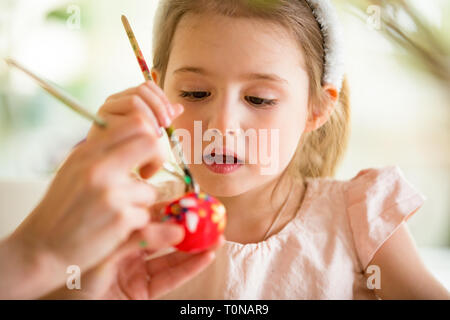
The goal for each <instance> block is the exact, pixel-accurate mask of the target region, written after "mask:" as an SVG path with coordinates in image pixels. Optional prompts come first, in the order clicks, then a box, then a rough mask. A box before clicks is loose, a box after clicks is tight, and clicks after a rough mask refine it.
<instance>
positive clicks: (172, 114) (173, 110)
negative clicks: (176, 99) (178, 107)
mask: <svg viewBox="0 0 450 320" xmlns="http://www.w3.org/2000/svg"><path fill="white" fill-rule="evenodd" d="M169 114H170V116H171V117H173V116H174V115H175V108H174V107H173V105H172V104H169Z"/></svg>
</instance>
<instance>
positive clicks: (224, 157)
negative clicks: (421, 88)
mask: <svg viewBox="0 0 450 320" xmlns="http://www.w3.org/2000/svg"><path fill="white" fill-rule="evenodd" d="M203 160H204V161H205V162H206V164H243V163H244V161H243V160H241V159H240V158H239V157H238V156H237V155H236V153H233V152H230V151H228V150H226V149H224V150H223V151H222V152H217V153H216V151H213V152H211V153H210V154H208V155H204V156H203Z"/></svg>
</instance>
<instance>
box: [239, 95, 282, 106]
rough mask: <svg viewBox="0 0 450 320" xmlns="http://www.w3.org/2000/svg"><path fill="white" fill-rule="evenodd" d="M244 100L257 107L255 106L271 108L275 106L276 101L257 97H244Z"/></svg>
mask: <svg viewBox="0 0 450 320" xmlns="http://www.w3.org/2000/svg"><path fill="white" fill-rule="evenodd" d="M245 100H247V101H248V102H250V103H251V104H254V105H257V106H265V105H266V106H273V105H276V104H277V103H276V102H277V100H275V99H273V100H269V99H263V98H258V97H252V96H246V97H245Z"/></svg>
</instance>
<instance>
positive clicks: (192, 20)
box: [168, 14, 304, 74]
mask: <svg viewBox="0 0 450 320" xmlns="http://www.w3.org/2000/svg"><path fill="white" fill-rule="evenodd" d="M183 65H195V66H202V67H204V68H205V69H209V70H211V69H212V70H216V71H217V72H222V73H226V74H233V73H234V72H236V73H239V72H241V73H242V72H243V71H271V72H277V73H289V72H292V71H293V69H296V68H295V66H298V67H299V68H298V69H300V68H303V67H304V57H303V54H302V52H301V50H300V46H299V45H298V43H297V42H296V40H295V39H294V37H293V36H292V34H291V33H290V32H289V31H288V30H287V29H286V28H284V27H283V26H282V25H280V24H276V23H274V22H268V21H264V20H262V19H255V18H245V17H242V18H241V17H239V18H237V17H225V16H222V15H217V14H187V15H185V16H183V17H182V19H181V21H180V22H179V24H178V27H177V29H176V31H175V34H174V38H173V41H172V50H171V54H170V59H169V65H168V72H171V71H172V72H173V70H175V69H177V68H179V67H180V66H183Z"/></svg>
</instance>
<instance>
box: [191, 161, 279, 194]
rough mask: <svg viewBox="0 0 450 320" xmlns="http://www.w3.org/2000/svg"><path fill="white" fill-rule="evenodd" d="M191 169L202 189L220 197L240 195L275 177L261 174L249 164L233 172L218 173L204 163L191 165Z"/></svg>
mask: <svg viewBox="0 0 450 320" xmlns="http://www.w3.org/2000/svg"><path fill="white" fill-rule="evenodd" d="M190 170H191V171H192V174H193V175H194V177H196V181H197V183H199V185H200V189H201V190H202V191H204V192H206V193H208V194H210V195H212V196H214V197H218V198H220V197H234V196H238V195H240V194H243V193H245V192H248V191H250V190H253V189H255V188H257V187H258V186H260V185H263V184H265V183H267V182H268V181H270V180H272V179H273V177H270V176H264V175H260V174H259V173H258V172H259V171H257V170H256V168H255V167H252V168H250V167H248V166H247V165H246V166H244V167H242V168H240V169H239V170H238V171H236V172H233V173H232V174H216V173H213V172H211V171H210V170H209V169H207V168H206V167H205V166H204V165H191V166H190ZM255 170H256V171H257V172H255Z"/></svg>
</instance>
